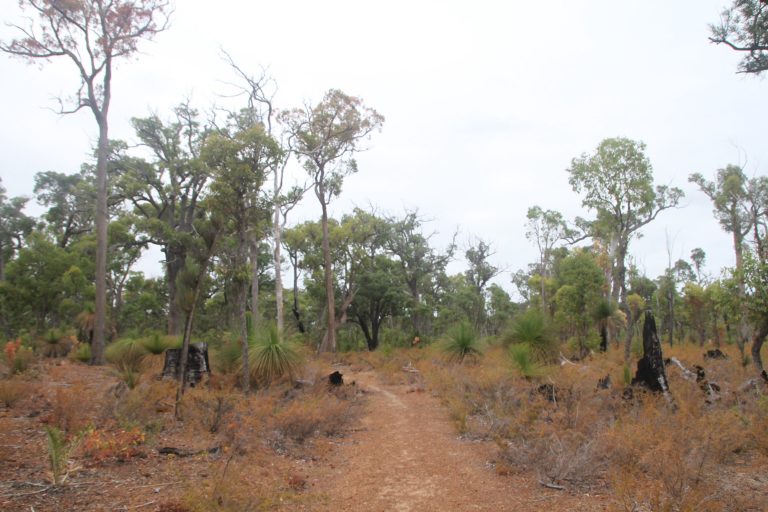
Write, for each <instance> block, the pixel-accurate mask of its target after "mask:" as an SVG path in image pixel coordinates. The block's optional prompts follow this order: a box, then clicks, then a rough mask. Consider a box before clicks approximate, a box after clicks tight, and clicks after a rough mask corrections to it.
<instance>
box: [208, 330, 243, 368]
mask: <svg viewBox="0 0 768 512" xmlns="http://www.w3.org/2000/svg"><path fill="white" fill-rule="evenodd" d="M241 356H242V348H241V347H240V344H239V343H238V342H237V340H236V339H230V340H226V341H224V342H223V343H221V344H220V345H219V347H218V348H217V349H216V351H215V352H214V364H215V365H216V370H217V371H219V372H221V373H223V374H225V375H230V374H233V373H235V372H237V371H238V369H239V368H240V358H241Z"/></svg>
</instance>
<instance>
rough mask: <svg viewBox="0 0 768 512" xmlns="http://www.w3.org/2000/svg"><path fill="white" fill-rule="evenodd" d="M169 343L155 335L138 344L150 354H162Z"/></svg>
mask: <svg viewBox="0 0 768 512" xmlns="http://www.w3.org/2000/svg"><path fill="white" fill-rule="evenodd" d="M169 341H170V340H168V339H166V338H164V337H163V336H161V335H160V334H158V333H155V334H152V335H151V336H149V337H148V338H143V339H142V340H141V341H140V343H141V347H142V348H143V349H144V350H146V351H147V352H149V353H150V354H162V353H163V352H165V349H167V348H168V347H169V345H170V343H169Z"/></svg>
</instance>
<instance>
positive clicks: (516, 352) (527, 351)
mask: <svg viewBox="0 0 768 512" xmlns="http://www.w3.org/2000/svg"><path fill="white" fill-rule="evenodd" d="M509 356H510V357H511V358H512V363H513V364H514V365H515V368H517V370H518V371H519V372H520V375H522V376H523V377H525V378H526V379H532V378H534V377H540V376H541V375H542V374H543V370H544V368H543V367H542V366H541V364H539V363H538V362H537V360H536V359H535V358H534V356H533V354H532V350H531V346H530V345H529V344H528V343H515V344H514V345H512V346H510V347H509Z"/></svg>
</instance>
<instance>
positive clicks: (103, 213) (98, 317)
mask: <svg viewBox="0 0 768 512" xmlns="http://www.w3.org/2000/svg"><path fill="white" fill-rule="evenodd" d="M108 158H109V132H108V127H107V118H106V112H103V113H102V118H101V119H100V120H99V143H98V150H97V161H96V212H95V214H96V283H95V285H96V286H95V288H96V297H95V301H96V305H95V306H96V307H95V321H94V327H93V345H92V347H91V350H92V357H91V364H94V365H102V364H104V345H105V341H106V340H105V331H106V323H107V221H108V218H107V159H108Z"/></svg>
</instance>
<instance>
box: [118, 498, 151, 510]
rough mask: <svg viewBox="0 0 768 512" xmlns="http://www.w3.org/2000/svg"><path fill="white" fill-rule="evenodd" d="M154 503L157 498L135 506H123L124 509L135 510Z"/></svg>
mask: <svg viewBox="0 0 768 512" xmlns="http://www.w3.org/2000/svg"><path fill="white" fill-rule="evenodd" d="M153 503H156V500H152V501H148V502H146V503H142V504H141V505H134V506H133V507H123V510H134V509H137V508H142V507H146V506H149V505H152V504H153Z"/></svg>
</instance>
